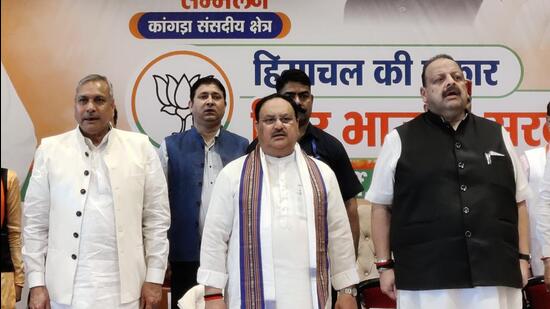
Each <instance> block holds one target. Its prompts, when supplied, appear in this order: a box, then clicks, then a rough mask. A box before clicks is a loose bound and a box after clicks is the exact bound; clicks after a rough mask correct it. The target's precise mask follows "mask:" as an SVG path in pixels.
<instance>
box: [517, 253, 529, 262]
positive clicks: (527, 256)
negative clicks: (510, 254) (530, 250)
mask: <svg viewBox="0 0 550 309" xmlns="http://www.w3.org/2000/svg"><path fill="white" fill-rule="evenodd" d="M519 259H520V260H526V261H527V262H531V255H530V254H523V253H520V254H519Z"/></svg>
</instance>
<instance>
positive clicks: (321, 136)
mask: <svg viewBox="0 0 550 309" xmlns="http://www.w3.org/2000/svg"><path fill="white" fill-rule="evenodd" d="M310 126H311V128H310V133H311V135H312V136H313V138H315V139H316V140H317V141H319V142H320V143H322V144H324V145H327V146H333V147H337V148H341V149H344V145H342V142H340V140H338V139H337V138H336V137H334V136H333V135H332V134H330V133H328V132H326V131H325V130H322V129H319V128H317V127H316V126H314V125H311V124H310Z"/></svg>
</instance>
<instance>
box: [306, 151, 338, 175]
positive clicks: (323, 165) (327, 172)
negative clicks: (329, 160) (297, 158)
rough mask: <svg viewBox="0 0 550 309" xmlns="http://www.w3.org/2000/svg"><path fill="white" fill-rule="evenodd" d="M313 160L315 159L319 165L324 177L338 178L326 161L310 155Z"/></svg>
mask: <svg viewBox="0 0 550 309" xmlns="http://www.w3.org/2000/svg"><path fill="white" fill-rule="evenodd" d="M308 157H309V158H310V159H311V160H313V162H314V163H315V164H316V165H317V167H318V168H319V171H320V172H321V175H322V176H323V178H326V177H331V178H334V179H335V180H336V179H337V178H336V174H335V173H334V171H333V170H332V168H331V167H330V166H329V165H328V164H326V163H325V162H323V161H321V160H319V159H316V158H314V157H312V156H308Z"/></svg>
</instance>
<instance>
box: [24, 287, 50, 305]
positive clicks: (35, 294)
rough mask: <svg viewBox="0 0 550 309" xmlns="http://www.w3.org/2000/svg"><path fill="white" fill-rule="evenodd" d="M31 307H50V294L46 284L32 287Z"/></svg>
mask: <svg viewBox="0 0 550 309" xmlns="http://www.w3.org/2000/svg"><path fill="white" fill-rule="evenodd" d="M30 294H31V296H30V299H29V309H50V308H51V307H50V296H49V295H48V289H46V287H45V286H35V287H34V288H31V292H30Z"/></svg>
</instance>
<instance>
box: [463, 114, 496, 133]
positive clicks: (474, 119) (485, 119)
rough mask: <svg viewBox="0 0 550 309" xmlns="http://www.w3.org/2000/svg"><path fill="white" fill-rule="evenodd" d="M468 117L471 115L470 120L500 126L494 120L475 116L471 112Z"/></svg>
mask: <svg viewBox="0 0 550 309" xmlns="http://www.w3.org/2000/svg"><path fill="white" fill-rule="evenodd" d="M468 117H471V118H472V121H475V122H476V123H481V124H484V125H487V126H491V127H494V128H499V129H500V128H501V127H502V125H501V124H500V123H498V122H496V121H493V120H491V119H487V118H485V117H481V116H477V115H474V114H472V113H470V114H469V115H468Z"/></svg>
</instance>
